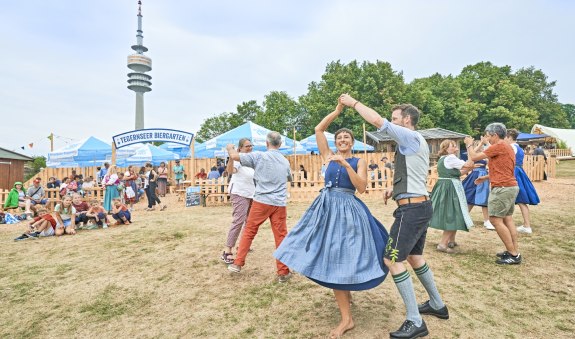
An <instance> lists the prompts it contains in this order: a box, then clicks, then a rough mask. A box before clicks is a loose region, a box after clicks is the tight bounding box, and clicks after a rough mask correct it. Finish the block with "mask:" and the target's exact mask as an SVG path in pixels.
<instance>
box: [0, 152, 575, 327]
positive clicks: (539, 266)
mask: <svg viewBox="0 0 575 339" xmlns="http://www.w3.org/2000/svg"><path fill="white" fill-rule="evenodd" d="M559 170H560V171H561V173H570V174H569V175H568V177H567V176H563V177H562V178H560V179H555V180H551V181H549V182H542V183H535V186H536V188H537V189H538V191H539V192H540V195H541V196H542V201H543V202H542V203H541V204H540V205H539V206H536V207H533V208H532V209H531V210H532V225H533V228H534V231H535V233H534V234H533V235H532V236H522V237H521V238H520V247H521V251H522V253H523V255H524V263H523V264H522V265H520V266H516V267H500V266H497V265H496V264H495V263H494V259H495V257H494V253H495V252H496V251H498V250H501V249H502V244H501V242H500V241H499V239H498V238H497V235H496V234H495V233H494V232H488V231H485V230H484V229H483V228H482V227H476V228H475V229H473V230H472V231H471V232H469V233H466V234H460V235H459V236H458V242H459V243H460V245H461V249H460V253H458V254H456V255H452V256H450V255H446V254H443V253H438V252H435V251H434V250H433V248H434V245H435V244H436V243H437V241H438V240H439V236H440V232H438V231H435V230H430V232H429V235H428V243H427V248H426V257H427V260H428V262H429V265H430V266H431V267H432V268H433V270H434V273H435V277H436V281H437V284H438V286H439V289H440V291H441V293H442V295H443V298H444V299H445V301H446V303H447V304H448V306H449V308H450V312H451V319H450V320H448V321H442V320H438V319H435V318H427V317H426V322H427V325H428V327H429V329H430V332H431V335H430V338H543V337H545V338H571V337H573V333H574V332H575V325H574V321H575V318H574V313H573V309H575V298H574V297H573V296H574V295H575V294H574V292H575V291H574V290H575V279H573V277H574V276H575V266H574V265H573V263H574V260H575V240H574V237H573V231H574V228H573V225H574V224H575V213H574V212H573V201H574V199H573V197H574V196H575V162H565V165H564V163H562V164H561V166H560V167H559ZM168 200H169V199H168ZM171 203H172V204H171V205H170V207H169V208H168V210H167V211H164V212H159V211H157V212H150V213H145V212H143V211H138V212H136V222H135V223H134V224H132V225H130V226H122V227H119V228H113V229H112V228H111V229H108V230H95V231H81V232H80V233H79V234H78V235H76V236H64V237H60V238H49V239H40V240H35V241H33V240H29V241H23V242H13V241H12V239H13V238H14V237H16V236H17V235H18V234H19V233H20V232H21V230H22V226H20V225H2V226H1V227H0V242H1V243H2V246H1V249H0V254H1V255H0V267H1V271H0V286H1V287H0V337H3V338H4V337H5V338H31V337H34V338H55V337H102V338H110V337H121V338H132V337H133V338H164V337H187V338H277V337H285V338H322V337H325V336H326V334H327V333H328V332H329V330H330V329H331V328H332V327H334V326H335V325H336V324H337V322H338V317H339V315H338V310H337V307H336V305H335V303H334V301H333V296H332V294H331V291H330V290H328V289H325V288H322V287H320V286H318V285H316V284H314V283H312V282H310V281H309V280H307V279H306V278H305V277H302V276H299V275H296V276H295V277H294V278H293V279H292V280H291V281H290V282H289V283H287V284H281V285H280V284H278V283H276V282H275V280H274V279H275V273H274V261H273V259H272V256H271V253H272V251H273V237H272V234H271V230H270V228H269V224H264V225H263V226H262V227H261V229H260V233H259V234H258V237H257V238H256V240H255V242H254V245H253V247H254V249H255V250H254V252H252V253H250V254H249V256H248V259H247V261H248V262H247V266H246V267H245V269H244V271H242V273H241V274H240V275H239V276H232V275H230V274H229V273H228V271H227V270H226V268H225V265H224V264H222V263H221V262H220V261H219V255H220V251H221V247H222V244H223V242H224V241H225V234H226V231H227V228H228V225H229V223H230V221H231V215H230V214H231V209H230V207H217V208H201V207H198V208H188V209H185V208H181V207H175V201H172V202H171ZM368 206H369V207H370V208H371V209H372V212H373V213H374V215H376V216H377V217H378V218H379V219H380V220H382V221H383V222H384V224H385V225H389V224H390V223H391V221H392V218H391V214H392V210H393V206H392V205H388V206H385V205H383V204H382V203H381V202H368ZM306 207H307V204H294V205H290V206H289V207H288V211H289V219H288V227H292V226H293V225H294V224H295V223H296V222H297V220H298V219H299V216H300V215H301V214H302V213H303V211H304V210H305V208H306ZM138 208H139V209H142V208H143V206H142V205H140V206H138ZM472 215H473V218H474V220H476V226H480V225H481V223H480V220H481V219H482V218H481V216H480V211H479V210H474V211H473V212H472ZM515 220H516V222H518V223H520V214H519V212H518V211H517V214H516V218H515ZM412 276H413V277H415V275H414V274H412ZM414 283H415V286H416V288H417V295H418V299H419V300H420V301H423V300H424V299H425V298H426V295H425V291H424V289H423V288H422V287H421V285H420V284H419V282H418V281H417V279H416V278H414ZM353 295H354V302H355V304H354V306H353V314H354V319H355V323H356V328H355V329H353V330H352V331H350V332H348V334H346V335H345V337H346V338H387V337H388V332H389V331H390V330H395V329H396V328H397V327H398V326H399V325H400V324H401V322H402V321H403V320H404V308H403V304H402V302H401V300H400V297H399V295H398V293H397V291H396V288H395V286H394V284H393V283H392V280H391V279H390V278H388V279H387V281H386V282H384V283H383V284H382V285H380V286H379V287H377V288H375V289H372V290H369V291H364V292H357V293H353Z"/></svg>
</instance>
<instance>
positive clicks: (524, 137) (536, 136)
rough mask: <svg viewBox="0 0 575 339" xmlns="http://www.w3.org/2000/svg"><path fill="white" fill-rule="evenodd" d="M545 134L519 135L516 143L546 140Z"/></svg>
mask: <svg viewBox="0 0 575 339" xmlns="http://www.w3.org/2000/svg"><path fill="white" fill-rule="evenodd" d="M547 137H548V135H547V134H529V133H519V135H518V136H517V141H525V140H531V139H542V138H547Z"/></svg>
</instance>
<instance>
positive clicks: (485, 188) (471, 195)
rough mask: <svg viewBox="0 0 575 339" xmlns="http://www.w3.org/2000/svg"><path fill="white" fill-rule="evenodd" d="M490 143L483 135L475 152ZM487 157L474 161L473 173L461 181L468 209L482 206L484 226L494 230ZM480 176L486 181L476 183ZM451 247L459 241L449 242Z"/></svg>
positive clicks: (480, 150)
mask: <svg viewBox="0 0 575 339" xmlns="http://www.w3.org/2000/svg"><path fill="white" fill-rule="evenodd" d="M484 145H489V142H488V141H487V139H486V138H485V136H482V137H481V142H480V143H478V144H477V145H475V146H473V147H475V152H476V153H479V152H482V151H483V148H484V147H483V146H484ZM486 166H487V159H483V160H479V161H476V162H475V163H474V168H473V171H472V172H471V173H469V174H468V175H467V176H466V177H465V179H463V181H462V182H461V184H462V185H463V190H465V198H466V199H467V208H468V209H467V211H469V212H471V210H472V209H473V207H474V206H479V207H481V212H482V213H483V226H484V227H485V229H487V230H490V231H494V230H495V227H493V225H492V224H491V221H489V213H488V211H487V200H488V199H489V190H490V188H489V172H487V168H486ZM478 178H485V181H483V182H481V183H479V184H476V183H475V180H477V179H478ZM448 246H449V247H450V248H453V247H455V246H457V243H455V242H450V243H449V244H448Z"/></svg>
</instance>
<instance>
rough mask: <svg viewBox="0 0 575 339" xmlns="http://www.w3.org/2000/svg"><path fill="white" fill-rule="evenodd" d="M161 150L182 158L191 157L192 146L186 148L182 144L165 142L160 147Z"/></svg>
mask: <svg viewBox="0 0 575 339" xmlns="http://www.w3.org/2000/svg"><path fill="white" fill-rule="evenodd" d="M159 147H160V148H161V149H163V150H166V151H170V152H173V153H176V154H177V155H179V156H180V159H181V158H189V157H190V146H184V145H182V144H176V143H173V142H165V143H163V144H161V145H160V146H159Z"/></svg>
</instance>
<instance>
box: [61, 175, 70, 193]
mask: <svg viewBox="0 0 575 339" xmlns="http://www.w3.org/2000/svg"><path fill="white" fill-rule="evenodd" d="M68 184H70V178H68V177H65V178H64V179H62V183H61V184H60V192H59V193H60V197H61V198H62V197H64V196H66V195H68V192H69V191H68Z"/></svg>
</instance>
